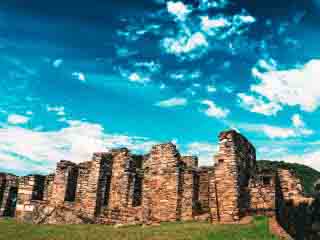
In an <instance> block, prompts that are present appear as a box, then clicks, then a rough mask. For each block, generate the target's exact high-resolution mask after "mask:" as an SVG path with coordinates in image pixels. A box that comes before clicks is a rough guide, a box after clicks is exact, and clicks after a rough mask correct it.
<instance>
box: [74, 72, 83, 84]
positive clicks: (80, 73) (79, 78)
mask: <svg viewBox="0 0 320 240" xmlns="http://www.w3.org/2000/svg"><path fill="white" fill-rule="evenodd" d="M72 76H74V77H76V78H77V79H78V80H79V81H81V82H85V81H86V76H85V75H84V73H82V72H74V73H72Z"/></svg>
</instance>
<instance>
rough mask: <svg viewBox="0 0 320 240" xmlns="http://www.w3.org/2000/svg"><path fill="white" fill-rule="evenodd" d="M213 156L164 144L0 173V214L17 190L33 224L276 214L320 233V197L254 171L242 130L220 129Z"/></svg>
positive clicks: (10, 206)
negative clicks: (206, 161)
mask: <svg viewBox="0 0 320 240" xmlns="http://www.w3.org/2000/svg"><path fill="white" fill-rule="evenodd" d="M214 159H215V162H214V165H213V166H209V167H198V159H197V158H196V157H193V156H181V155H180V153H179V152H178V150H177V148H176V146H175V145H174V144H172V143H166V144H158V145H155V146H153V147H152V149H151V151H150V153H149V154H147V155H135V154H132V153H131V152H130V151H129V150H128V149H126V148H120V149H113V150H110V151H108V152H102V153H95V154H94V155H93V158H92V159H91V160H90V161H85V162H82V163H80V164H76V163H73V162H70V161H60V162H59V163H58V164H57V168H56V171H55V173H54V174H51V175H48V176H41V175H30V176H25V177H20V178H19V179H18V178H17V177H16V176H13V175H8V174H0V204H1V205H0V216H3V215H13V211H14V207H15V204H14V203H15V194H16V191H17V189H18V197H17V205H16V218H17V219H18V220H22V221H29V222H34V223H48V224H57V223H59V224H65V223H73V224H76V223H102V224H158V223H161V222H172V221H189V220H209V221H211V222H228V223H235V222H239V220H240V219H241V218H242V217H244V216H247V215H257V214H258V215H267V216H271V215H274V213H276V214H277V218H278V221H279V222H280V223H281V225H282V226H283V227H284V228H285V229H287V231H288V232H290V234H291V235H293V236H294V237H297V238H296V239H302V238H299V237H301V236H303V237H304V236H307V238H306V239H319V235H317V234H318V232H320V219H319V216H320V210H319V209H320V204H319V202H320V199H318V198H313V197H307V196H305V195H304V194H303V189H302V186H301V183H300V181H299V180H298V179H297V178H296V177H295V176H294V175H293V174H292V173H291V172H289V171H287V170H280V171H279V172H278V173H277V174H276V173H275V172H272V171H269V170H266V169H262V170H261V169H259V170H258V169H257V167H256V156H255V149H254V147H253V146H252V144H251V143H250V142H249V141H248V140H247V139H246V138H245V137H244V136H242V135H241V134H239V133H237V132H236V131H233V130H231V131H226V132H222V133H221V134H220V135H219V150H218V153H217V154H216V156H215V158H214ZM18 180H19V184H18ZM302 234H303V235H302ZM317 237H318V238H317Z"/></svg>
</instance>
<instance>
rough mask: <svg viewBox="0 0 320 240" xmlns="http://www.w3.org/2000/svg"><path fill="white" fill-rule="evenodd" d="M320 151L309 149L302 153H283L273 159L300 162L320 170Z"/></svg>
mask: <svg viewBox="0 0 320 240" xmlns="http://www.w3.org/2000/svg"><path fill="white" fill-rule="evenodd" d="M319 159H320V151H307V152H304V153H301V154H288V153H287V152H285V154H281V155H279V156H274V157H273V158H271V160H276V161H284V162H290V163H299V164H303V165H306V166H309V167H312V168H314V169H316V170H318V171H320V161H319Z"/></svg>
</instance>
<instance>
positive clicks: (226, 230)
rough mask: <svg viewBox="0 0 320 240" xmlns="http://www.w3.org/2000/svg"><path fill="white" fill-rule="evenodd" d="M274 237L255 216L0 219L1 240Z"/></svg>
mask: <svg viewBox="0 0 320 240" xmlns="http://www.w3.org/2000/svg"><path fill="white" fill-rule="evenodd" d="M64 239H68V240H105V239H112V240H169V239H170V240H276V239H277V238H276V237H274V236H272V235H271V234H270V233H269V230H268V220H267V218H264V217H257V218H255V220H254V221H253V222H252V223H251V224H248V225H237V224H232V225H212V224H209V223H206V222H183V223H165V224H161V225H160V226H157V227H141V226H131V227H122V228H114V227H112V226H106V225H94V224H92V225H58V226H57V225H54V226H53V225H32V224H22V223H16V222H15V221H14V220H0V240H64Z"/></svg>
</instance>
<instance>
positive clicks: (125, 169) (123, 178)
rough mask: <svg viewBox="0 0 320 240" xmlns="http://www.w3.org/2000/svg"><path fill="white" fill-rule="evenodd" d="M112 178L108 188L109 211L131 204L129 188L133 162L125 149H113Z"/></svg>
mask: <svg viewBox="0 0 320 240" xmlns="http://www.w3.org/2000/svg"><path fill="white" fill-rule="evenodd" d="M111 154H112V156H113V164H112V177H111V187H110V192H111V195H110V198H109V204H108V208H109V209H121V208H126V207H128V206H129V205H131V204H132V198H131V199H130V196H132V194H130V186H132V182H133V173H134V169H133V168H134V166H133V165H134V161H133V158H132V156H131V154H130V152H129V150H128V149H126V148H120V149H113V150H112V151H111Z"/></svg>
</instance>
